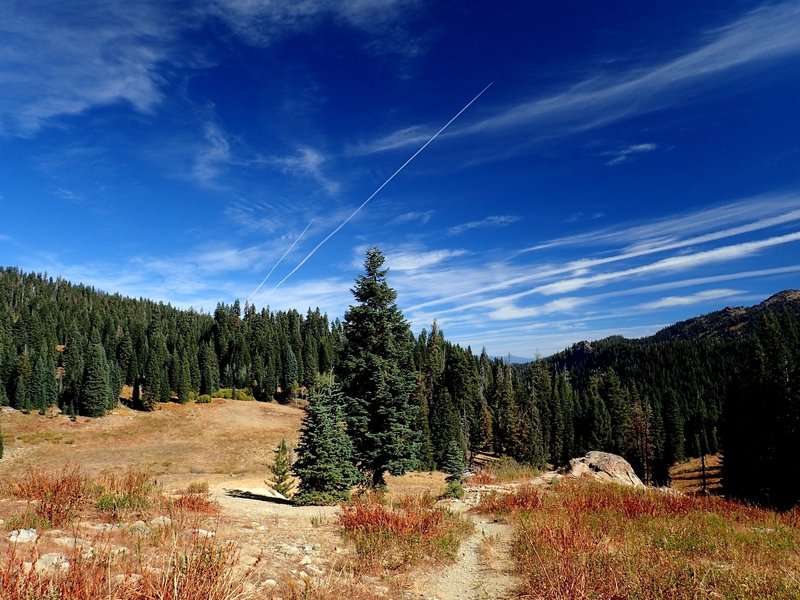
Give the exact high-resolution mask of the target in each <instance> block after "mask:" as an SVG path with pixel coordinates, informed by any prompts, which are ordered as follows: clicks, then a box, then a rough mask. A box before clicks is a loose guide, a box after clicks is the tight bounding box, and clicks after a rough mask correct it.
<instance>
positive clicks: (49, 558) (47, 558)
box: [33, 552, 69, 575]
mask: <svg viewBox="0 0 800 600" xmlns="http://www.w3.org/2000/svg"><path fill="white" fill-rule="evenodd" d="M33 568H34V570H35V571H36V572H37V573H41V574H42V575H56V574H58V573H66V572H67V571H68V570H69V561H68V560H67V557H66V556H64V555H63V554H59V553H58V552H50V553H48V554H44V555H42V556H41V557H40V558H39V560H37V561H36V563H35V564H34V565H33Z"/></svg>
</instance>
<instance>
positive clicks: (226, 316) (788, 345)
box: [0, 250, 800, 506]
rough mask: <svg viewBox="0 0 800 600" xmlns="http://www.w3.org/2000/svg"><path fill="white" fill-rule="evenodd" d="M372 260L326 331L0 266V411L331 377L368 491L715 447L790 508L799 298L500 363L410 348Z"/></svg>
mask: <svg viewBox="0 0 800 600" xmlns="http://www.w3.org/2000/svg"><path fill="white" fill-rule="evenodd" d="M381 258H382V256H381V255H380V252H379V251H377V250H375V251H374V254H372V255H368V257H367V262H366V264H365V266H366V271H365V275H362V276H360V277H359V278H358V279H357V281H356V287H355V290H354V292H355V293H356V301H357V303H356V304H355V305H354V306H353V307H351V309H350V310H349V311H348V313H347V315H346V316H345V322H344V323H342V322H340V321H339V320H338V319H337V320H334V321H333V322H331V321H329V319H328V318H327V316H326V315H324V314H321V313H320V311H319V310H318V309H316V310H311V309H308V311H307V312H306V314H305V315H302V314H301V313H299V312H298V311H296V310H290V311H277V312H273V311H270V310H269V309H268V308H262V309H261V310H260V311H257V310H256V308H255V307H254V306H252V305H245V306H244V308H242V307H241V305H240V304H239V302H238V301H235V302H233V303H232V304H223V303H220V304H218V305H217V307H216V309H215V310H214V313H213V314H205V313H202V312H196V311H193V310H179V309H177V308H174V307H172V306H170V305H168V304H163V303H156V302H153V301H150V300H145V299H132V298H125V297H122V296H120V295H116V294H115V295H111V294H107V293H104V292H101V291H98V290H95V289H93V288H89V287H86V286H83V285H74V284H71V283H69V282H66V281H64V280H63V279H60V278H56V279H53V278H51V277H47V276H46V275H39V274H30V273H23V272H21V271H19V270H18V269H14V268H5V269H2V270H0V405H10V406H12V407H14V408H17V409H19V410H22V411H40V412H45V411H47V410H48V409H49V408H50V407H51V406H55V405H57V406H59V407H60V408H61V410H63V411H64V412H68V413H70V414H82V415H87V416H101V415H103V414H105V413H106V412H107V411H108V410H110V409H111V408H113V407H114V406H115V405H116V403H117V401H118V397H119V391H120V389H121V387H122V386H123V385H129V386H131V387H132V389H133V404H134V406H135V407H138V408H140V409H144V410H152V409H154V408H156V407H157V405H158V404H159V403H160V402H168V401H174V402H186V401H189V400H190V399H192V398H194V397H196V396H197V395H202V394H213V393H215V392H217V391H218V390H219V389H220V388H233V389H232V390H228V392H227V393H229V394H230V395H231V397H237V395H238V394H237V392H236V390H237V389H238V390H244V391H246V393H247V394H248V395H252V396H253V397H255V398H256V399H257V400H262V401H269V400H273V399H275V400H289V399H293V398H298V397H305V395H306V394H307V391H308V390H313V389H318V386H317V388H315V384H316V383H317V382H319V381H320V375H321V374H322V375H325V374H329V373H331V372H333V373H334V374H335V376H336V378H337V385H338V384H341V386H342V387H341V389H342V393H343V396H342V399H341V404H342V406H341V407H340V408H341V410H343V412H344V414H343V417H342V418H343V419H344V420H345V421H346V422H347V426H348V429H349V430H350V431H352V432H359V434H358V436H355V435H354V436H352V440H351V441H352V442H353V445H354V456H355V458H354V462H355V463H360V464H361V465H362V466H367V468H368V470H370V471H371V473H372V475H373V477H374V478H375V481H376V482H377V483H380V481H379V480H380V479H381V477H382V475H383V473H384V472H386V471H388V472H401V471H405V470H409V469H412V468H422V469H433V468H442V467H444V466H446V465H448V464H452V463H453V459H454V452H455V451H456V449H458V450H457V451H458V452H463V453H464V455H465V456H470V455H474V454H476V453H494V454H498V455H500V454H503V455H509V456H512V457H514V458H515V459H517V460H519V461H521V462H525V463H529V464H532V465H535V466H539V467H543V466H544V465H545V464H547V463H550V464H553V465H560V464H564V463H566V462H567V461H568V460H569V459H570V458H573V457H575V456H579V455H582V454H584V453H585V452H586V451H588V450H607V451H611V452H615V453H618V454H621V455H622V456H624V457H625V458H627V459H628V460H629V461H630V462H631V464H632V465H633V466H634V468H635V469H636V471H637V473H638V474H639V475H640V476H641V477H642V479H644V480H645V481H647V482H649V483H655V484H662V485H663V484H668V483H669V475H668V469H669V467H670V465H672V464H673V463H675V462H676V461H680V460H682V459H684V458H687V457H694V456H700V455H702V454H710V453H717V452H722V453H723V454H724V455H725V460H724V474H725V485H726V490H727V491H728V492H729V493H732V494H736V495H739V496H741V497H743V498H747V499H751V500H757V501H763V502H767V503H770V504H775V505H778V506H791V505H792V504H793V503H796V502H797V501H798V498H797V492H793V488H791V486H787V485H783V484H781V483H776V481H777V480H778V479H780V477H779V473H781V472H788V471H785V470H786V469H789V470H791V466H790V465H788V464H787V461H788V460H790V459H789V456H790V452H789V451H790V450H791V449H792V448H793V447H796V446H797V445H798V444H799V443H800V439H798V431H800V417H798V406H799V405H800V401H798V394H799V393H800V382H799V381H798V371H799V370H800V364H798V363H799V362H800V361H798V356H800V341H798V331H800V293H799V292H796V291H787V292H782V293H780V294H776V295H775V296H773V297H771V298H770V299H768V300H766V301H765V302H763V303H761V304H760V305H758V306H756V307H753V308H751V309H725V310H724V311H718V312H716V313H711V314H709V315H704V316H702V317H698V318H697V319H692V320H689V321H686V322H683V323H678V324H676V325H674V326H672V327H669V328H666V329H665V330H663V331H661V332H659V333H657V334H656V335H654V336H652V337H649V338H642V339H639V340H626V339H624V338H620V337H615V338H607V339H604V340H598V341H594V342H581V343H579V344H576V345H575V346H573V347H572V348H570V349H568V350H566V351H564V352H562V353H559V354H557V355H554V356H551V357H548V358H544V359H540V360H537V361H534V362H531V363H528V364H524V365H511V364H508V363H506V362H504V361H503V360H501V359H497V358H494V359H493V358H490V357H489V356H488V354H487V353H486V351H485V350H484V351H482V352H480V353H479V354H477V355H476V354H475V353H474V352H473V350H472V349H471V348H469V347H467V348H462V347H460V346H458V345H455V344H452V343H450V342H448V341H447V340H446V337H445V335H444V333H443V332H442V331H441V329H440V328H439V327H438V325H437V324H436V323H435V322H434V323H433V324H432V326H431V328H430V331H427V330H423V331H422V332H421V333H420V335H419V336H417V337H416V338H415V337H414V336H413V334H412V333H411V331H410V328H409V326H408V323H407V322H406V321H405V319H404V318H403V316H402V313H400V311H399V310H398V309H397V305H396V295H395V292H394V290H392V289H391V288H390V287H389V286H388V285H387V284H386V280H385V278H386V271H385V270H384V269H383V268H382V261H381V260H380V259H381ZM328 395H329V394H328ZM334 396H335V397H336V398H338V394H334ZM312 402H313V401H312ZM338 402H339V401H338V400H337V401H336V403H338ZM377 408H380V410H379V411H378V410H377ZM338 410H339V408H324V407H322V406H321V407H320V412H321V413H325V414H320V415H318V416H319V418H320V419H322V420H324V419H329V420H330V419H334V421H335V419H336V418H337V417H335V416H333V417H330V416H327V413H331V414H334V415H335V414H338V413H337V411H338ZM331 411H332V412H331ZM312 412H313V411H312ZM337 426H338V425H337ZM335 447H336V448H339V447H340V445H339V442H337V444H336V445H335ZM337 452H338V450H337ZM455 458H458V457H455ZM754 471H758V472H761V473H764V474H766V475H765V476H763V477H760V476H756V477H754V476H753V472H754ZM756 478H758V479H759V482H758V483H757V484H755V483H753V481H754V480H755V479H756ZM351 479H352V474H349V475H347V476H346V477H345V480H346V481H350V480H351Z"/></svg>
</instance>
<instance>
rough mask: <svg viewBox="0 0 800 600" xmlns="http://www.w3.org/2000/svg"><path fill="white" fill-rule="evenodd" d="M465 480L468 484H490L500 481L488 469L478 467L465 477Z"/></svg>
mask: <svg viewBox="0 0 800 600" xmlns="http://www.w3.org/2000/svg"><path fill="white" fill-rule="evenodd" d="M466 482H467V483H468V484H469V485H492V484H495V483H500V479H499V478H498V477H497V476H496V475H494V474H493V473H491V472H490V471H489V470H488V469H484V468H479V469H476V470H475V472H474V473H473V474H472V475H470V476H469V477H467V479H466Z"/></svg>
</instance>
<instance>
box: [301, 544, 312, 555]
mask: <svg viewBox="0 0 800 600" xmlns="http://www.w3.org/2000/svg"><path fill="white" fill-rule="evenodd" d="M314 550H315V548H314V544H306V545H305V546H303V552H305V553H306V554H311V553H312V552H313V551H314Z"/></svg>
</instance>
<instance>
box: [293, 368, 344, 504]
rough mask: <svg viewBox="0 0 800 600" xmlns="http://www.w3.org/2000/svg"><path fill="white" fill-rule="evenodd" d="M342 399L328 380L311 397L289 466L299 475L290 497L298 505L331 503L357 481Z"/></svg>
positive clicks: (338, 499) (337, 499)
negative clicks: (294, 492) (292, 461)
mask: <svg viewBox="0 0 800 600" xmlns="http://www.w3.org/2000/svg"><path fill="white" fill-rule="evenodd" d="M342 402H343V399H342V394H341V391H340V390H339V388H338V386H336V385H335V384H333V383H332V381H331V382H328V383H327V384H326V385H323V386H322V387H321V388H320V389H319V390H318V391H317V392H316V393H315V394H313V395H312V396H311V399H310V401H309V404H308V408H307V409H306V416H305V418H304V419H303V424H302V427H301V430H300V440H299V442H298V444H297V450H296V454H297V460H296V461H295V463H294V465H293V466H292V471H293V472H294V474H295V475H297V477H299V478H300V485H299V486H298V492H297V494H296V495H295V496H294V500H295V502H297V503H299V504H334V503H336V502H338V501H340V500H343V499H345V498H346V497H347V495H348V491H349V490H350V488H351V487H352V486H353V485H355V484H356V483H357V482H358V480H359V473H358V470H357V469H356V467H355V466H354V464H353V444H352V442H351V441H350V438H349V437H348V436H347V432H346V431H345V424H344V412H343V409H342Z"/></svg>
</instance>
